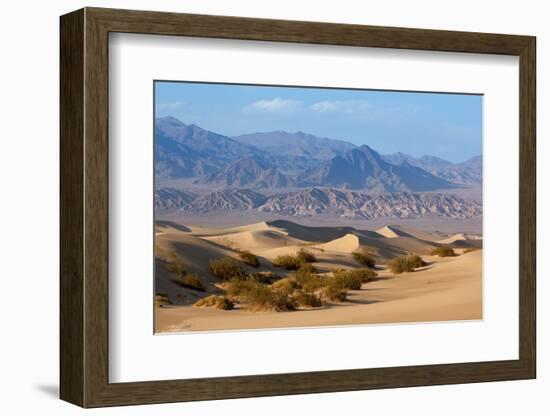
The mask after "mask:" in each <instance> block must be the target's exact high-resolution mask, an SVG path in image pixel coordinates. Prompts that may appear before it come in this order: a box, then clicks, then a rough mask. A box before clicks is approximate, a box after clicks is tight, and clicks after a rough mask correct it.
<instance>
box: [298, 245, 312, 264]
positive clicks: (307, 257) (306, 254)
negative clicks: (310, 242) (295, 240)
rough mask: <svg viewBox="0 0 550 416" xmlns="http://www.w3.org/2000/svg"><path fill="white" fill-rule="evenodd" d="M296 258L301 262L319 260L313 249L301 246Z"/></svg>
mask: <svg viewBox="0 0 550 416" xmlns="http://www.w3.org/2000/svg"><path fill="white" fill-rule="evenodd" d="M296 258H297V259H298V261H299V262H300V263H313V262H315V261H317V258H316V257H315V254H313V253H312V252H311V251H309V250H306V249H305V248H301V249H300V250H298V252H297V253H296Z"/></svg>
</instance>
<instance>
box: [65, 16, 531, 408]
mask: <svg viewBox="0 0 550 416" xmlns="http://www.w3.org/2000/svg"><path fill="white" fill-rule="evenodd" d="M535 49H536V47H535V38H534V37H530V36H518V35H500V34H486V33H466V32H451V31H435V30H421V29H404V28H390V27H375V26H360V25H343V24H328V23H315V22H296V21H283V20H266V19H251V18H240V17H226V16H206V15H190V14H175V13H160V12H146V11H129V10H113V9H98V8H85V9H81V10H78V11H75V12H72V13H70V14H67V15H65V16H62V17H61V50H60V53H61V178H60V180H61V305H60V322H61V351H60V355H61V389H60V395H61V398H62V399H63V400H66V401H69V402H71V403H74V404H77V405H79V406H82V407H101V406H115V405H129V404H146V403H163V402H176V401H191V400H213V399H225V398H237V397H258V396H268V395H287V394H304V393H319V392H336V391H350V390H363V389H375V388H397V387H409V386H425V385H437V384H455V383H473V382H487V381H500V380H519V379H529V378H535V376H536V350H535V345H536V334H535V293H536V292H535V282H536V276H535V244H536V236H535V219H536V212H535V205H536V204H535V202H536V193H535V160H536V149H535V109H536V108H535V107H536V97H535Z"/></svg>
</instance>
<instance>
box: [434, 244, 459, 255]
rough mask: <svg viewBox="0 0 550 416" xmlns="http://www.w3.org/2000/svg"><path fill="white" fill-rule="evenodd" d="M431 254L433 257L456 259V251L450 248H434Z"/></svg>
mask: <svg viewBox="0 0 550 416" xmlns="http://www.w3.org/2000/svg"><path fill="white" fill-rule="evenodd" d="M430 254H431V255H432V256H439V257H454V256H456V253H455V251H454V250H453V249H452V248H451V247H448V246H441V247H436V248H434V249H433V250H432V251H431V252H430Z"/></svg>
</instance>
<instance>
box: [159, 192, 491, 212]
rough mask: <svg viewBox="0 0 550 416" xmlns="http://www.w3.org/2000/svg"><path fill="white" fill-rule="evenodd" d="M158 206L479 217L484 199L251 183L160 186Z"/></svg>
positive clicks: (219, 210) (222, 209)
mask: <svg viewBox="0 0 550 416" xmlns="http://www.w3.org/2000/svg"><path fill="white" fill-rule="evenodd" d="M155 208H156V209H171V208H177V209H179V210H181V211H183V212H185V213H192V214H207V213H219V212H224V211H225V212H227V211H248V210H257V211H260V212H265V213H270V214H277V215H285V216H292V217H309V216H314V215H318V214H328V215H334V216H337V217H340V218H350V219H373V218H381V217H392V218H418V217H422V216H425V215H428V214H431V215H435V216H438V217H443V218H453V219H464V218H474V217H479V216H480V215H481V213H482V206H481V203H480V202H478V201H473V200H466V199H463V198H459V197H458V196H456V195H453V194H442V193H409V192H393V193H385V194H380V195H369V194H365V193H359V192H355V191H344V190H340V189H334V188H311V189H303V190H299V191H293V192H287V193H281V194H276V195H272V196H266V195H264V194H261V193H259V192H256V191H252V190H249V189H238V190H228V189H226V190H224V191H215V192H210V193H206V194H198V193H193V192H189V191H178V190H175V189H171V190H169V191H166V190H165V189H163V190H157V192H156V193H155Z"/></svg>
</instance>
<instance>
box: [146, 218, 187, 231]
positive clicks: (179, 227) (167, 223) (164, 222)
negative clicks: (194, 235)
mask: <svg viewBox="0 0 550 416" xmlns="http://www.w3.org/2000/svg"><path fill="white" fill-rule="evenodd" d="M155 225H160V226H161V227H172V228H175V229H176V230H178V231H182V232H184V233H189V232H191V229H190V228H187V227H186V226H185V225H182V224H178V223H177V222H173V221H168V220H156V221H155Z"/></svg>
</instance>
